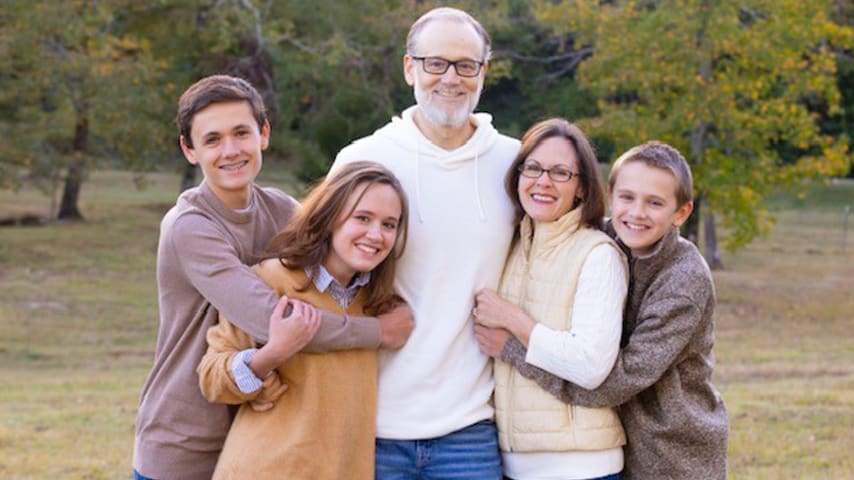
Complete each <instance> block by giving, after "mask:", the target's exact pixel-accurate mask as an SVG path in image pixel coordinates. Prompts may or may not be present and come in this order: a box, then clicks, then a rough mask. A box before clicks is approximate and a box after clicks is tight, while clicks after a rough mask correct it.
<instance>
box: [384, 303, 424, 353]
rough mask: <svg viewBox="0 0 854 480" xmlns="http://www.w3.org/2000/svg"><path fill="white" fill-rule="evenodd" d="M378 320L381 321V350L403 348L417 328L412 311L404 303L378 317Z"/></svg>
mask: <svg viewBox="0 0 854 480" xmlns="http://www.w3.org/2000/svg"><path fill="white" fill-rule="evenodd" d="M377 320H379V321H380V348H392V349H396V348H400V347H402V346H403V344H404V343H406V340H408V339H409V335H410V334H411V333H412V330H413V329H414V328H415V318H414V317H413V316H412V309H411V308H409V305H407V304H406V303H403V302H401V303H399V304H397V306H396V307H394V308H392V309H391V310H389V311H387V312H385V313H383V314H382V315H377Z"/></svg>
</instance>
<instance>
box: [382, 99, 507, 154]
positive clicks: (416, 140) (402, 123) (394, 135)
mask: <svg viewBox="0 0 854 480" xmlns="http://www.w3.org/2000/svg"><path fill="white" fill-rule="evenodd" d="M417 108H418V106H417V105H413V106H411V107H409V108H407V109H406V110H404V111H403V113H401V115H400V116H399V117H397V116H395V117H393V118H392V119H391V122H390V123H389V124H387V125H386V126H384V127H383V128H381V129H379V130H377V131H376V133H375V135H379V136H382V137H385V138H387V139H388V140H389V141H391V142H393V143H395V144H397V145H398V146H400V147H401V148H403V149H405V150H408V151H410V152H412V153H415V154H417V155H418V156H419V160H421V161H429V162H434V163H436V164H437V165H439V166H441V167H442V168H447V169H453V168H456V167H458V166H460V165H461V164H464V163H466V162H472V161H475V160H476V159H477V158H478V157H480V156H481V155H483V153H484V152H486V151H487V150H489V149H490V148H492V146H493V145H494V144H495V142H496V140H497V139H498V131H497V130H496V129H495V127H493V126H492V115H490V114H488V113H475V114H474V119H475V131H474V134H473V135H472V136H471V138H469V139H468V141H466V143H464V144H463V145H461V146H459V147H457V148H455V149H453V150H445V149H444V148H441V147H438V146H436V145H435V144H434V143H433V142H431V141H430V140H429V139H428V138H427V137H425V136H424V134H423V133H421V130H419V129H418V126H417V125H415V121H413V119H412V115H413V113H415V110H416V109H417Z"/></svg>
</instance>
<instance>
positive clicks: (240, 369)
mask: <svg viewBox="0 0 854 480" xmlns="http://www.w3.org/2000/svg"><path fill="white" fill-rule="evenodd" d="M257 351H258V349H257V348H249V349H246V350H242V351H240V352H238V353H237V355H235V356H234V360H232V361H231V373H232V374H233V375H234V381H235V383H237V388H239V389H240V391H241V392H243V393H254V392H255V391H256V390H258V389H259V388H261V386H262V385H264V381H263V380H261V379H260V378H258V377H257V376H256V375H255V372H253V371H252V369H251V368H249V362H250V361H252V355H255V352H257Z"/></svg>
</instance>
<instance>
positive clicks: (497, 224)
mask: <svg viewBox="0 0 854 480" xmlns="http://www.w3.org/2000/svg"><path fill="white" fill-rule="evenodd" d="M416 108H417V107H416V106H413V107H410V108H408V109H407V110H405V111H404V112H403V113H402V115H401V116H400V117H394V118H392V120H391V122H390V123H388V124H387V125H385V126H384V127H382V128H380V129H379V130H377V131H376V132H374V134H373V135H370V136H368V137H365V138H362V139H360V140H357V141H355V142H354V143H353V144H351V145H349V146H347V147H346V148H344V149H343V150H341V152H340V153H339V154H338V157H337V158H336V159H335V163H334V165H333V166H332V170H335V169H336V168H338V167H340V166H341V165H344V164H346V163H349V162H353V161H356V160H369V161H374V162H378V163H381V164H383V165H385V166H386V167H387V168H389V169H390V170H391V171H392V172H394V174H395V175H396V176H397V178H398V179H399V180H400V182H401V184H402V185H403V188H404V190H405V191H406V194H407V196H408V200H409V224H408V228H409V241H408V243H407V245H406V250H405V251H404V254H403V257H402V258H401V259H400V261H399V262H398V264H397V276H396V281H395V286H396V288H397V291H398V293H399V294H400V295H401V296H402V297H403V298H404V299H405V300H406V301H407V302H408V303H409V306H410V307H411V308H412V310H413V311H414V312H415V330H414V331H413V332H412V336H410V338H409V341H408V342H407V343H406V345H405V346H404V347H403V348H401V349H400V350H397V351H381V353H380V372H379V395H378V413H377V436H378V437H380V438H386V439H398V440H413V439H424V438H432V437H439V436H442V435H446V434H448V433H451V432H453V431H456V430H459V429H461V428H464V427H467V426H469V425H472V424H474V423H476V422H479V421H481V420H484V419H488V418H492V415H493V411H492V406H491V405H490V397H491V395H492V389H493V382H492V365H491V363H490V362H489V359H488V358H487V357H486V356H485V355H483V354H482V353H481V352H480V350H479V348H478V344H477V341H476V340H475V338H474V329H473V323H472V316H471V311H472V307H473V306H474V295H475V293H476V292H477V291H478V290H480V289H481V288H486V287H490V288H496V287H497V285H498V281H499V279H500V277H501V272H502V270H503V268H504V261H505V260H506V258H507V250H508V247H509V245H510V240H511V237H512V234H513V205H512V203H511V202H510V199H509V198H508V196H507V193H506V192H505V191H504V177H505V175H506V173H507V169H508V168H509V166H510V163H511V162H512V161H513V158H514V157H515V155H516V153H517V152H518V150H519V141H518V140H515V139H512V138H510V137H507V136H504V135H501V134H499V133H498V131H497V130H496V129H495V128H494V127H493V126H492V116H491V115H489V114H486V113H478V114H475V119H476V123H477V129H476V130H475V133H474V135H472V137H471V138H470V139H469V140H468V141H467V142H466V143H465V144H464V145H462V146H461V147H459V148H457V149H454V150H451V151H448V150H445V149H443V148H440V147H438V146H436V145H434V144H433V143H432V142H430V140H428V139H427V138H426V137H425V136H424V135H423V134H422V133H421V131H420V130H419V129H418V127H417V126H416V125H415V123H414V122H413V120H412V114H413V112H414V111H415V109H416Z"/></svg>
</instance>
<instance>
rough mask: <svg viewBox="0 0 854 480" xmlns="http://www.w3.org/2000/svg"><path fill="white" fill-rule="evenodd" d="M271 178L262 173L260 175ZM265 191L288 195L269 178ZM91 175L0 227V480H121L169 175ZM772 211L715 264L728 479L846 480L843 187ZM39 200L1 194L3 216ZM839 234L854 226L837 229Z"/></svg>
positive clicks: (851, 274) (850, 392)
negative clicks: (61, 219)
mask: <svg viewBox="0 0 854 480" xmlns="http://www.w3.org/2000/svg"><path fill="white" fill-rule="evenodd" d="M265 168H267V167H265ZM270 172H271V173H272V174H268V176H267V177H266V178H264V179H263V180H262V183H266V184H274V185H282V184H285V183H286V184H287V185H289V187H287V189H289V190H291V191H293V185H294V183H293V182H292V181H290V180H289V177H288V176H287V175H286V174H284V173H282V172H281V171H278V173H277V171H276V169H275V168H272V169H270ZM149 180H150V185H149V187H148V188H147V189H146V190H143V191H138V190H136V189H135V188H134V186H133V182H132V181H131V176H130V175H129V174H125V173H118V172H101V173H96V174H94V175H93V176H92V178H91V179H90V180H89V181H88V182H87V183H86V184H85V185H84V189H83V199H82V202H81V208H82V211H83V213H84V215H86V217H87V222H85V223H81V224H51V225H48V226H41V227H15V228H0V478H33V479H36V478H38V479H41V478H87V479H97V478H104V479H115V478H127V477H128V476H129V474H130V469H131V466H130V457H131V451H132V447H133V422H134V416H135V412H136V406H137V400H138V394H139V390H140V387H141V385H142V383H143V381H144V379H145V376H146V374H147V370H148V368H149V367H150V363H151V358H152V349H153V346H154V342H155V335H156V331H157V321H158V320H157V304H156V285H155V280H154V261H155V251H156V243H157V233H158V224H159V219H160V217H161V216H162V214H163V212H164V211H165V209H166V208H168V206H169V205H171V203H172V202H173V201H174V199H175V195H176V190H177V184H178V179H177V176H176V175H166V174H158V175H152V176H150V177H149ZM811 198H813V199H814V200H804V201H801V200H796V199H791V198H787V197H782V198H780V199H777V200H776V201H775V205H777V206H778V210H776V215H777V217H778V220H779V222H778V226H777V227H776V228H775V229H774V230H773V232H772V233H771V234H770V235H769V236H768V237H767V238H763V239H760V240H757V241H756V242H754V243H753V244H752V245H750V246H749V247H748V248H746V249H744V250H742V251H739V252H737V253H733V254H729V253H728V254H726V255H725V256H724V262H725V266H726V268H725V269H724V270H722V271H718V272H715V280H716V284H717V288H718V299H719V305H718V331H717V346H716V354H717V361H718V365H717V371H716V383H717V385H718V387H719V388H720V390H721V391H722V393H723V395H724V398H725V400H726V402H727V406H728V407H729V411H730V419H731V435H730V462H729V463H730V478H734V479H741V478H743V479H753V478H756V479H781V478H799V479H810V478H817V479H823V478H852V477H854V465H852V460H851V459H850V458H851V457H852V456H851V451H852V450H854V440H852V438H854V436H852V434H851V432H852V431H854V337H852V334H851V332H852V331H854V329H852V327H854V296H852V295H851V290H852V287H851V285H852V283H854V234H849V235H848V239H847V245H843V234H844V232H843V230H842V226H841V222H842V204H844V203H846V202H847V203H850V204H852V206H854V184H852V183H840V184H837V185H833V186H829V187H822V188H820V189H819V190H818V191H817V195H815V196H813V197H811ZM49 206H50V201H49V199H48V198H47V197H45V196H43V195H42V194H40V193H38V192H35V191H31V190H27V189H23V190H22V191H21V192H19V193H12V192H10V191H0V218H2V217H3V216H4V215H8V214H11V213H16V214H19V213H21V212H31V213H36V214H44V213H46V212H47V210H48V208H49ZM849 228H850V229H854V226H852V225H849Z"/></svg>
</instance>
